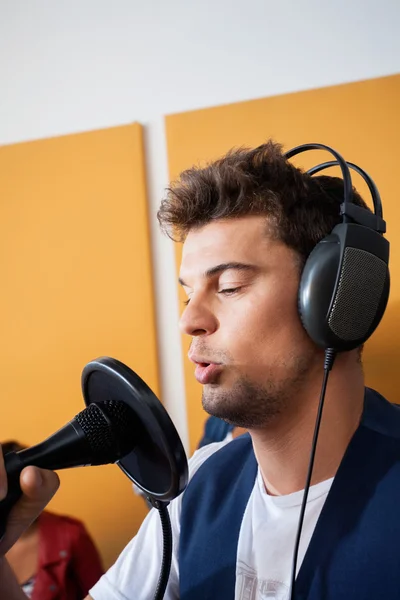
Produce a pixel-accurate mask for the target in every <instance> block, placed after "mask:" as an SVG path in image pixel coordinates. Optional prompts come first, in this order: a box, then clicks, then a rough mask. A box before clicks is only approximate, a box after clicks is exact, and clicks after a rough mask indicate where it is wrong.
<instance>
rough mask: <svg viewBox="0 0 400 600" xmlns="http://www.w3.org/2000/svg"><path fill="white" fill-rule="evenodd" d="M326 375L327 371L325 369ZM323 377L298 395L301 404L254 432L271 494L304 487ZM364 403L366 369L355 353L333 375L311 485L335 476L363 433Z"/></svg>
mask: <svg viewBox="0 0 400 600" xmlns="http://www.w3.org/2000/svg"><path fill="white" fill-rule="evenodd" d="M320 371H321V369H320ZM322 378H323V373H320V374H319V375H318V376H316V377H314V378H313V380H312V381H309V382H308V383H307V385H306V386H304V388H303V389H301V390H300V391H298V392H297V393H296V394H295V398H293V400H294V401H295V406H293V407H292V406H291V407H288V408H287V410H285V412H284V413H282V415H280V416H279V417H278V418H277V419H276V420H275V421H274V422H272V423H270V424H268V425H267V426H266V427H265V428H263V429H257V430H252V431H250V433H251V437H252V440H253V446H254V451H255V455H256V457H257V462H258V464H259V467H260V470H261V474H262V477H263V480H264V484H265V487H266V489H267V491H268V493H269V494H271V495H282V494H291V493H293V492H296V491H298V490H302V489H304V485H305V480H306V476H307V469H308V464H309V459H310V451H311V443H312V438H313V433H314V427H315V421H316V416H317V410H318V404H319V397H320V391H321V386H322ZM363 403H364V377H363V372H362V367H361V365H360V364H359V363H358V361H357V358H356V357H355V356H354V353H347V354H342V355H339V356H338V357H337V358H336V363H335V365H334V367H333V369H332V371H331V372H330V374H329V379H328V385H327V390H326V394H325V402H324V409H323V413H322V420H321V427H320V431H319V436H318V442H317V450H316V455H315V462H314V469H313V476H312V479H311V485H314V484H316V483H319V482H321V481H324V480H326V479H329V478H331V477H334V475H335V473H336V471H337V469H338V467H339V465H340V462H341V460H342V458H343V455H344V453H345V451H346V448H347V446H348V444H349V442H350V440H351V438H352V436H353V434H354V432H355V430H356V429H357V427H358V425H359V422H360V418H361V414H362V410H363Z"/></svg>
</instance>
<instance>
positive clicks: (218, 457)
mask: <svg viewBox="0 0 400 600" xmlns="http://www.w3.org/2000/svg"><path fill="white" fill-rule="evenodd" d="M247 448H249V449H250V448H252V444H251V438H250V436H249V434H245V435H241V436H239V437H237V438H235V439H234V440H230V439H225V440H223V441H222V442H213V443H211V444H207V446H202V447H201V448H199V450H196V452H195V453H194V454H193V456H192V458H191V459H190V460H189V481H190V479H192V478H193V476H194V475H195V474H196V473H197V471H198V470H199V469H200V467H202V466H203V465H204V467H208V466H210V467H211V466H214V465H216V464H217V463H219V462H220V461H222V462H223V461H224V460H229V459H230V458H231V457H232V456H234V455H235V454H241V453H242V452H243V451H244V450H245V449H247ZM205 463H207V464H205Z"/></svg>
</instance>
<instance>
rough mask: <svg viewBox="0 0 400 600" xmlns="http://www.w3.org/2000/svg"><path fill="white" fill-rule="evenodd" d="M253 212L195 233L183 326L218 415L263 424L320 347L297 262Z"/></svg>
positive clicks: (289, 395) (184, 276) (187, 249)
mask: <svg viewBox="0 0 400 600" xmlns="http://www.w3.org/2000/svg"><path fill="white" fill-rule="evenodd" d="M267 231H268V229H267V220H266V218H265V217H261V216H249V217H242V218H235V219H230V220H221V221H215V222H213V223H210V224H208V225H205V226H203V227H201V228H200V229H195V230H192V231H190V233H189V234H188V236H187V238H186V240H185V243H184V247H183V257H182V264H181V272H180V282H181V284H182V285H183V288H184V290H185V292H186V294H187V296H188V301H189V303H188V305H187V307H186V308H185V310H184V312H183V314H182V317H181V322H180V325H181V329H182V331H183V332H184V333H187V334H188V335H190V336H192V338H193V340H192V344H191V347H190V351H189V358H190V359H191V360H192V361H193V362H194V363H195V365H196V370H195V376H196V378H197V380H198V381H199V382H200V383H202V384H203V386H204V387H203V406H204V408H205V410H206V411H207V412H209V413H210V414H212V415H215V416H218V417H221V418H223V419H226V420H227V421H229V422H231V423H233V424H235V425H238V426H241V427H247V428H257V427H262V426H263V425H265V424H266V423H268V422H269V421H270V420H271V419H272V418H273V417H275V416H276V415H277V414H280V413H281V412H282V410H283V409H284V408H285V407H286V406H287V405H289V404H290V402H293V401H296V398H295V395H296V392H297V391H298V390H299V389H300V388H301V386H302V385H303V384H304V381H305V380H306V379H307V377H308V376H309V373H310V369H311V367H312V365H313V363H315V361H316V360H317V357H318V356H319V351H318V350H317V348H316V347H315V346H314V344H313V343H312V342H311V340H310V339H309V338H308V336H307V335H306V333H305V331H304V329H303V327H302V325H301V322H300V318H299V315H298V312H297V292H298V286H299V277H300V272H299V262H298V258H297V256H296V254H295V252H294V251H293V250H291V249H290V248H288V247H287V246H286V245H285V244H283V243H282V242H280V241H278V240H276V239H274V238H273V237H272V236H271V235H268V233H267Z"/></svg>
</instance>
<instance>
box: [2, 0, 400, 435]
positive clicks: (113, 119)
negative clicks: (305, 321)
mask: <svg viewBox="0 0 400 600" xmlns="http://www.w3.org/2000/svg"><path fill="white" fill-rule="evenodd" d="M399 25H400V3H399V2H398V0H381V1H380V2H376V0H336V2H333V1H331V2H328V1H327V0H302V1H301V0H288V1H286V2H283V1H282V0H275V1H272V0H246V1H243V0H202V1H201V2H199V1H197V0H169V1H167V0H141V1H140V2H139V1H138V0H64V1H63V0H0V144H9V143H13V142H19V141H24V140H29V139H37V138H42V137H49V136H55V135H61V134H68V133H72V132H77V131H85V130H91V129H97V128H102V127H109V126H114V125H120V124H124V123H129V122H132V121H140V122H142V123H143V124H145V125H147V132H146V138H147V161H148V165H149V189H150V200H151V213H152V216H151V218H152V236H153V239H152V243H153V253H154V262H155V284H156V297H157V298H158V299H159V301H158V306H157V318H158V328H159V347H160V358H161V383H162V389H163V397H164V399H165V402H166V404H167V407H168V410H169V412H170V414H171V416H172V418H173V419H174V421H175V423H176V425H177V427H178V429H179V431H180V433H181V435H182V437H183V440H184V442H185V444H186V443H187V428H186V412H185V402H184V386H183V373H182V366H181V362H180V360H179V357H180V354H181V351H180V341H179V337H178V333H177V314H178V307H177V297H176V287H175V278H176V275H175V270H174V261H173V252H172V245H171V244H170V243H169V242H168V241H167V240H166V239H163V238H162V237H161V236H160V234H159V232H158V230H157V224H156V219H155V211H156V210H157V206H158V203H159V200H160V197H161V196H162V193H163V189H164V187H165V185H166V183H167V181H168V176H167V162H166V150H165V136H164V128H163V115H165V114H168V113H171V112H180V111H185V110H190V109H194V108H200V107H206V106H213V105H216V104H222V103H229V102H234V101H240V100H247V99H251V98H256V97H264V96H268V95H273V94H280V93H285V92H291V91H297V90H304V89H307V88H313V87H322V86H326V85H332V84H336V83H344V82H349V81H355V80H360V79H366V78H370V77H377V76H382V75H388V74H392V73H396V72H399V71H400V36H399V34H398V32H399ZM131 366H132V367H133V368H134V367H135V366H134V365H131Z"/></svg>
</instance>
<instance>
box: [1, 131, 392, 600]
mask: <svg viewBox="0 0 400 600" xmlns="http://www.w3.org/2000/svg"><path fill="white" fill-rule="evenodd" d="M354 200H355V202H356V203H357V204H358V205H360V206H363V207H365V206H366V205H365V203H364V202H363V200H362V199H361V198H360V196H359V195H358V194H357V193H355V198H354ZM342 201H343V185H342V182H341V180H339V179H336V178H332V177H324V176H321V177H314V178H311V177H309V176H308V175H306V174H304V173H303V172H301V171H300V170H298V169H296V168H295V167H294V166H293V165H291V164H290V163H289V162H288V161H286V159H285V158H284V157H283V154H282V150H281V148H280V146H279V145H277V144H274V143H272V142H269V143H267V144H264V145H263V146H260V147H259V148H256V149H254V150H243V149H242V150H238V151H234V152H231V153H229V154H228V155H227V156H225V157H223V158H222V159H220V160H219V161H216V162H214V163H212V164H210V165H209V166H207V167H205V168H203V169H196V168H193V169H190V170H189V171H186V172H185V173H183V174H182V176H181V178H180V181H178V182H177V183H176V184H174V185H173V186H172V187H171V189H170V190H169V193H168V196H167V198H166V199H165V200H164V201H163V203H162V205H161V208H160V211H159V220H160V223H161V226H162V227H163V229H164V230H165V231H167V232H168V233H169V235H170V236H171V237H173V238H175V239H180V240H183V242H184V246H183V257H182V264H181V269H180V277H179V280H180V283H181V285H182V286H183V288H184V290H185V292H186V294H187V302H186V304H187V306H186V308H185V310H184V312H183V314H182V317H181V329H182V331H183V332H184V333H186V334H188V335H189V336H191V338H192V344H191V347H190V351H189V358H190V360H191V361H192V362H193V364H194V368H195V376H196V378H197V380H198V381H199V382H200V383H201V384H202V385H203V397H202V402H203V406H204V408H205V410H206V411H207V412H209V413H210V414H211V415H213V416H216V417H219V418H222V419H224V420H226V421H227V422H229V423H231V424H234V425H235V426H238V427H243V428H246V429H247V430H248V431H249V432H250V436H251V440H252V446H251V444H250V441H249V438H248V437H247V436H246V435H245V436H241V437H240V438H238V439H237V440H233V441H232V442H231V443H229V444H224V443H222V445H223V448H220V446H221V445H220V444H210V445H207V446H205V447H204V448H201V449H200V450H199V451H197V452H196V453H195V455H194V457H193V458H192V459H191V465H190V467H191V468H190V474H191V481H190V483H189V486H188V488H187V490H186V492H185V493H184V494H183V497H182V496H181V497H179V498H177V499H176V500H175V501H173V502H172V503H171V505H170V516H171V522H172V531H173V537H174V555H173V559H172V567H171V576H170V580H169V584H168V587H167V592H166V595H165V598H166V599H168V600H172V599H177V598H185V599H190V600H192V599H195V600H197V599H204V598H208V599H212V598H215V599H218V600H222V599H225V598H233V597H234V598H235V600H242V599H243V600H244V599H245V598H246V599H247V598H249V599H253V600H255V599H259V598H268V599H271V600H286V599H287V596H288V590H289V586H290V574H291V565H292V557H293V548H294V543H295V536H296V529H297V523H298V519H299V511H300V504H301V500H302V497H303V492H302V490H303V488H304V484H305V480H306V473H307V467H308V462H309V453H310V446H311V439H312V434H313V428H314V423H315V418H316V413H317V406H318V399H319V394H320V389H321V383H322V375H323V363H324V352H323V350H321V349H320V348H319V347H317V346H316V345H315V344H314V343H313V342H312V341H311V339H309V337H308V336H307V334H306V332H305V330H304V329H303V326H302V324H301V321H300V318H299V314H298V309H297V296H298V287H299V280H300V275H301V271H302V266H303V264H304V262H305V259H306V258H307V256H308V255H309V254H310V252H311V250H312V249H313V247H314V246H315V245H316V244H317V243H318V241H319V240H321V239H322V238H323V237H324V236H326V235H327V234H328V233H329V232H330V231H331V230H332V229H333V227H334V226H335V225H336V224H337V223H339V222H340V221H341V217H340V216H339V207H340V204H341V203H342ZM360 353H361V349H356V350H353V351H350V352H345V353H341V354H339V355H338V356H337V358H336V362H335V365H334V367H333V369H332V372H331V375H330V380H329V384H328V388H327V392H326V398H325V407H324V415H323V419H322V423H321V429H320V436H319V441H318V446H317V452H316V457H315V464H314V470H313V477H312V481H311V488H310V492H309V497H308V503H307V510H306V513H305V520H304V525H303V530H302V536H301V542H300V549H299V560H298V563H297V568H298V572H299V576H298V583H299V585H298V587H296V594H297V595H296V598H304V599H305V598H309V599H310V600H311V599H312V600H317V599H320V600H321V599H323V600H328V599H329V600H330V599H332V600H333V598H335V600H336V599H337V598H339V599H343V600H344V598H346V600H355V599H356V598H357V600H360V599H363V598H365V599H367V598H376V597H382V598H383V597H384V598H385V599H386V600H387V599H388V598H390V599H393V600H394V598H398V594H399V593H400V592H399V589H397V588H393V590H392V588H390V589H391V590H392V594H391V595H390V594H388V593H387V587H388V586H389V585H391V584H389V583H388V581H389V579H390V577H391V575H394V572H395V571H394V570H393V561H397V562H395V566H397V565H398V567H400V557H399V558H397V556H396V552H395V549H394V547H393V540H392V539H391V538H390V542H388V545H386V542H385V540H386V538H387V537H390V536H391V535H392V530H393V531H394V533H395V534H397V530H398V527H399V526H398V522H399V521H400V517H398V516H397V514H396V511H395V505H396V502H400V489H399V488H396V489H393V487H394V484H393V482H392V480H390V482H388V481H387V480H386V479H385V477H387V476H388V473H389V474H392V473H395V474H397V469H398V468H399V466H398V465H399V464H400V440H399V439H398V436H399V435H400V431H397V425H398V424H399V416H398V412H397V409H396V408H394V407H392V406H391V405H390V404H389V403H387V402H386V401H385V400H384V399H383V398H381V397H380V396H379V395H377V394H376V393H374V392H371V391H368V392H367V393H366V390H365V387H364V376H363V370H362V364H361V360H360ZM367 405H368V407H367V408H366V406H367ZM370 406H372V407H373V408H372V409H371V408H369V407H370ZM363 411H364V412H363ZM374 411H375V412H374ZM378 413H379V415H378V416H377V414H378ZM365 415H366V416H365ZM371 415H372V416H371ZM360 423H361V424H360ZM390 423H392V424H393V427H392V429H393V431H395V430H396V431H395V432H394V433H393V431H392V430H390ZM399 429H400V428H399ZM389 430H390V431H389ZM360 432H361V433H360ZM365 432H367V433H365ZM371 432H372V433H371ZM365 435H366V436H367V439H368V440H370V439H372V440H373V441H372V442H371V445H370V446H368V444H361V443H360V442H359V440H360V437H361V438H362V439H364V438H363V436H364V437H365ZM368 436H370V437H368ZM396 436H397V437H396ZM354 440H356V442H357V443H355V447H354ZM386 440H389V441H388V442H387V445H388V446H390V452H391V453H392V454H390V456H391V457H392V455H393V457H394V458H391V459H390V460H391V461H392V462H391V463H390V468H389V466H388V468H387V469H386V466H384V467H382V469H381V470H382V473H381V471H380V470H379V469H380V468H381V467H380V465H381V464H384V465H387V464H388V461H389V459H388V460H387V463H386V462H385V460H386V459H385V460H384V457H386V454H385V452H386V446H385V443H386ZM374 444H376V445H375V447H374ZM367 446H368V448H366V447H367ZM360 448H361V449H362V451H360ZM381 448H382V450H381ZM344 456H345V458H343V457H344ZM342 461H343V464H344V466H345V467H346V468H343V465H341V463H342ZM349 461H350V463H349ZM348 463H349V464H348ZM369 465H371V475H370V477H369V475H368V471H367V468H368V469H369V468H370V467H369ZM339 466H341V468H340V470H339V475H338V477H335V475H336V473H337V472H338V469H339ZM340 473H342V475H340ZM349 473H350V476H349ZM39 477H42V483H41V485H39ZM334 478H335V481H334V483H333V484H332V482H333V480H334ZM399 479H400V477H399ZM3 481H4V478H3ZM381 481H382V482H383V483H382V484H381ZM22 486H23V490H24V493H25V497H24V498H23V499H22V500H21V502H20V504H19V507H18V508H17V507H16V508H15V512H14V516H13V517H12V518H11V519H10V523H9V528H8V533H7V534H6V538H5V539H4V540H3V542H2V544H1V546H0V552H4V551H6V550H7V548H8V547H9V545H10V544H12V543H13V541H14V540H15V538H16V537H17V536H18V535H19V533H20V531H21V529H22V528H23V527H24V526H25V524H26V522H27V521H28V520H29V519H31V518H33V516H35V515H36V514H37V512H38V511H39V510H41V509H42V508H43V506H44V505H45V503H46V501H47V500H48V499H49V496H50V495H51V493H54V491H55V489H56V487H57V481H56V478H55V476H54V475H53V474H51V473H47V472H41V473H40V472H39V471H38V470H35V469H32V468H31V469H27V470H26V471H25V472H24V473H23V475H22ZM331 488H332V489H331ZM380 494H383V499H382V500H380V498H381V496H380ZM327 498H328V500H327ZM376 499H378V500H376ZM375 501H378V506H375V504H374V502H375ZM379 502H380V504H379ZM371 503H372V504H371ZM397 506H398V505H397ZM371 507H372V508H371ZM323 508H324V510H322V509H323ZM371 511H372V515H375V517H376V519H378V520H379V519H382V521H379V523H378V525H377V524H376V523H375V522H373V518H375V517H371V516H370V515H371ZM377 515H380V517H379V518H378V516H377ZM385 519H386V520H385ZM317 522H318V527H316V525H317ZM369 531H371V535H369V533H368V532H369ZM399 539H400V538H399ZM397 554H398V553H397ZM161 555H162V544H161V526H160V523H159V519H158V515H157V513H156V511H151V512H150V514H149V515H148V516H147V518H146V519H145V521H144V523H143V525H142V527H141V529H140V531H139V533H138V535H137V536H136V537H135V538H134V539H133V540H132V541H131V543H130V544H129V545H128V546H127V548H126V549H125V550H124V551H123V553H122V554H121V556H120V558H119V559H118V560H117V562H116V564H115V565H114V566H113V567H112V568H111V569H110V571H109V572H108V573H106V575H105V576H104V577H103V578H102V579H101V580H100V582H99V583H98V584H97V585H96V586H95V587H94V588H93V590H92V591H91V592H90V594H91V596H90V597H93V598H94V599H95V600H114V599H115V600H117V599H118V600H121V599H125V600H126V599H129V600H131V599H132V600H133V599H135V600H148V599H151V598H152V597H153V595H154V591H155V588H156V584H157V579H158V575H159V569H160V565H161ZM1 569H2V572H0V581H6V582H7V583H2V584H0V585H2V586H3V587H0V592H1V597H2V598H4V600H11V599H12V600H17V599H20V598H21V594H20V591H19V590H17V589H16V588H15V584H14V581H13V580H12V578H11V576H10V573H9V572H8V571H7V567H6V565H5V563H4V560H3V563H2V564H1ZM299 569H300V571H299ZM399 570H400V569H397V572H399ZM1 578H3V579H1ZM13 586H14V587H13ZM380 586H383V587H382V588H381V587H380ZM381 589H383V590H384V592H383V595H380V593H379V591H380V590H381ZM213 590H214V591H213ZM18 594H19V595H18ZM369 594H371V595H369Z"/></svg>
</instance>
